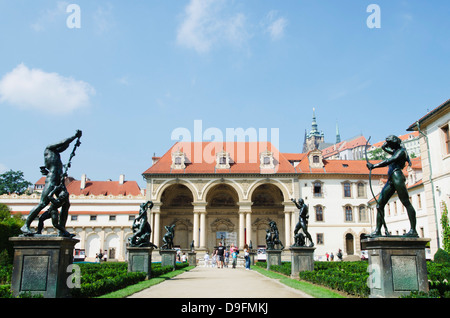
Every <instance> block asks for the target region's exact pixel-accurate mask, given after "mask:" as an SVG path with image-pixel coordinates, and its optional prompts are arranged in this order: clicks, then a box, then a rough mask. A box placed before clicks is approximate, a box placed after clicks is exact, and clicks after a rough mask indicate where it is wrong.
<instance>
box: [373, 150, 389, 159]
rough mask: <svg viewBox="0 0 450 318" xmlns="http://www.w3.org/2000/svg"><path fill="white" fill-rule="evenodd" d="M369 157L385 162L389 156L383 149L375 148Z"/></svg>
mask: <svg viewBox="0 0 450 318" xmlns="http://www.w3.org/2000/svg"><path fill="white" fill-rule="evenodd" d="M369 156H370V158H371V159H372V160H384V159H386V158H387V157H388V154H387V153H386V152H384V150H383V149H381V148H375V149H374V150H372V151H371V152H369Z"/></svg>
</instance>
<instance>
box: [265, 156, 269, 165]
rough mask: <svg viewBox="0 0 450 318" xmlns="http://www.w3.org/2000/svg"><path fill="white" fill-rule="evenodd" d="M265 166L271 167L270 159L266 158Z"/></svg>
mask: <svg viewBox="0 0 450 318" xmlns="http://www.w3.org/2000/svg"><path fill="white" fill-rule="evenodd" d="M264 164H265V165H270V157H264Z"/></svg>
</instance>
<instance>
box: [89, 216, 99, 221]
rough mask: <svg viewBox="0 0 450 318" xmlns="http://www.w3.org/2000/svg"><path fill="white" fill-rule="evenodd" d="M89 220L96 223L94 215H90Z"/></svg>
mask: <svg viewBox="0 0 450 318" xmlns="http://www.w3.org/2000/svg"><path fill="white" fill-rule="evenodd" d="M89 220H91V221H97V216H96V215H91V216H90V218H89Z"/></svg>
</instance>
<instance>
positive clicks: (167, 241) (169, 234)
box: [161, 224, 175, 250]
mask: <svg viewBox="0 0 450 318" xmlns="http://www.w3.org/2000/svg"><path fill="white" fill-rule="evenodd" d="M174 227H175V224H172V225H170V226H165V229H166V234H164V236H163V242H164V245H163V246H161V249H163V250H171V249H173V238H174V237H175V230H174Z"/></svg>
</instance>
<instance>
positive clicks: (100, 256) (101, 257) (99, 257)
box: [95, 250, 108, 263]
mask: <svg viewBox="0 0 450 318" xmlns="http://www.w3.org/2000/svg"><path fill="white" fill-rule="evenodd" d="M107 260H108V251H107V250H105V253H102V251H100V252H99V253H97V254H95V262H96V263H101V262H106V261H107Z"/></svg>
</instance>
